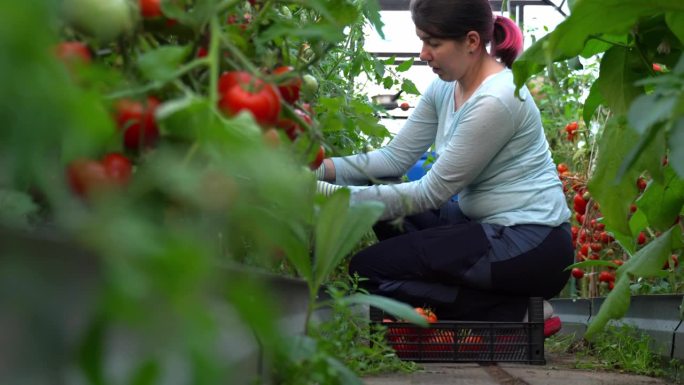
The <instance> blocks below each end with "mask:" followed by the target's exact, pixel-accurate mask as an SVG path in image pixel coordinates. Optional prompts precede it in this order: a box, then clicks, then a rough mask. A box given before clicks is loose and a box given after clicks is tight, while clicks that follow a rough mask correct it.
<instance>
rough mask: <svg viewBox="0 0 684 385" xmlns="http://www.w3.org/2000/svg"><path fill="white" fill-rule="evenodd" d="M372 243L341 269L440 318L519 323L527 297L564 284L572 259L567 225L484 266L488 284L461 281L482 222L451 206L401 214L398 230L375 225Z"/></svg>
mask: <svg viewBox="0 0 684 385" xmlns="http://www.w3.org/2000/svg"><path fill="white" fill-rule="evenodd" d="M374 231H375V233H376V235H377V237H378V239H379V241H380V242H378V243H376V244H374V245H372V246H370V247H368V248H366V249H364V250H362V251H360V252H359V253H357V254H356V255H355V256H354V257H353V258H352V260H351V262H350V265H349V272H350V273H351V274H354V273H358V274H359V276H361V277H365V278H367V280H366V281H363V282H362V284H361V285H362V287H364V288H365V289H367V290H368V291H369V292H371V293H373V294H378V295H383V296H386V297H390V298H394V299H397V300H399V301H402V302H405V303H408V304H410V305H412V306H429V307H431V308H433V309H435V312H436V314H437V316H438V317H439V318H440V319H453V320H480V321H515V322H519V321H521V320H522V318H523V316H524V314H525V311H526V309H527V304H528V300H529V297H531V296H535V297H544V298H547V299H548V298H551V297H553V296H555V295H557V294H558V293H559V292H560V291H561V290H562V289H563V287H564V286H565V283H566V282H567V280H568V278H569V274H570V273H569V272H568V271H564V269H565V268H566V267H567V266H568V265H570V264H571V263H572V262H573V254H574V252H573V248H572V243H571V235H570V231H569V226H568V225H567V224H566V225H563V226H559V227H556V228H553V229H552V230H551V232H550V233H549V235H548V236H547V237H546V239H544V240H543V241H542V242H541V243H540V244H539V245H538V246H537V247H536V248H534V249H532V250H530V251H527V252H524V253H523V254H521V255H519V256H516V257H514V258H510V259H507V260H503V261H493V262H491V263H490V262H486V261H485V263H490V266H489V269H490V271H491V282H492V287H491V288H488V289H482V288H478V287H473V285H466V284H464V283H463V281H465V279H464V274H466V273H467V272H468V271H469V269H470V267H471V266H473V265H474V264H476V263H482V261H481V259H482V258H486V256H487V254H488V252H489V249H490V243H489V240H488V239H487V237H486V235H485V232H484V230H483V229H482V225H480V224H479V223H476V222H471V221H469V220H468V219H467V218H465V217H463V216H462V215H459V211H458V208H457V207H456V211H455V212H454V211H445V209H443V210H441V212H440V211H429V212H425V213H421V214H418V215H414V216H410V217H407V218H406V219H405V220H404V221H403V228H401V229H398V228H397V227H396V226H395V225H394V224H392V223H390V222H379V223H378V224H377V225H376V226H375V227H374Z"/></svg>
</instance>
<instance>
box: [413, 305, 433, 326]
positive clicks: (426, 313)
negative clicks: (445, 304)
mask: <svg viewBox="0 0 684 385" xmlns="http://www.w3.org/2000/svg"><path fill="white" fill-rule="evenodd" d="M415 310H416V313H418V314H420V315H422V316H423V318H425V319H426V320H427V321H428V322H429V323H435V322H437V315H436V314H435V313H434V312H433V311H432V310H431V309H429V308H423V307H417V308H415Z"/></svg>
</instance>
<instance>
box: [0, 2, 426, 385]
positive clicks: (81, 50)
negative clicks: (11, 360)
mask: <svg viewBox="0 0 684 385" xmlns="http://www.w3.org/2000/svg"><path fill="white" fill-rule="evenodd" d="M53 3H54V2H51V1H49V0H36V1H31V2H0V22H2V25H3V26H4V28H1V29H0V51H2V52H6V53H8V54H7V55H0V68H12V71H0V83H1V84H3V89H4V90H5V91H6V92H5V93H3V94H2V95H0V100H2V103H0V117H1V118H2V119H3V122H4V124H5V125H4V126H3V127H4V128H3V130H0V150H2V151H0V152H1V153H2V154H3V157H1V158H0V183H2V186H3V189H7V190H9V191H11V192H12V193H15V194H18V195H19V196H20V197H22V198H23V201H25V202H28V203H30V204H28V203H27V204H26V205H24V207H23V208H22V210H23V211H21V210H20V211H21V215H20V216H21V217H22V218H23V219H24V221H23V224H24V225H25V226H29V227H30V225H32V224H36V225H38V226H36V227H40V228H42V229H44V228H48V229H55V232H56V233H58V234H65V237H66V236H68V237H69V240H73V241H74V242H75V243H77V244H78V245H80V246H83V247H84V248H85V249H87V250H92V251H93V254H94V255H93V257H92V258H91V259H90V261H92V262H93V263H95V264H96V265H97V266H98V267H99V268H100V270H99V271H98V273H101V274H93V275H92V276H90V278H92V280H91V281H89V282H95V284H96V286H97V287H96V291H97V293H98V296H96V297H97V299H95V300H94V305H93V306H94V308H97V310H96V311H93V312H92V313H91V312H88V313H87V315H84V317H83V319H82V324H81V325H83V327H82V330H75V331H73V333H71V334H68V335H66V334H60V335H55V334H54V333H55V332H56V331H58V330H60V329H59V328H57V327H54V326H55V325H48V326H50V327H49V328H46V330H41V331H39V332H36V333H35V334H36V335H41V336H46V337H45V338H44V339H43V340H41V341H36V344H35V346H37V348H36V349H38V350H40V351H41V352H43V351H48V350H49V348H47V347H46V345H45V344H46V341H56V340H59V341H65V344H64V346H69V347H70V348H74V349H77V350H78V351H80V352H83V354H82V355H78V357H91V358H92V359H91V358H89V359H88V360H89V363H85V364H84V363H82V362H80V361H78V360H79V358H78V357H75V356H73V355H70V354H69V352H63V353H64V354H60V356H64V357H70V358H68V359H67V360H64V361H62V360H57V361H55V362H53V363H50V364H49V368H47V369H45V370H44V371H41V370H40V369H43V368H40V369H37V370H36V371H35V372H32V373H33V375H35V378H40V377H42V376H43V375H44V374H45V373H60V372H62V371H63V370H64V368H65V367H69V368H75V369H74V371H75V372H78V373H75V374H74V375H75V376H77V377H79V378H84V381H86V382H92V383H109V382H112V381H114V382H116V381H117V380H114V379H112V378H109V377H110V372H108V371H100V370H97V369H95V370H91V368H99V367H101V368H105V367H110V366H111V364H112V363H111V359H112V356H110V355H108V354H99V353H98V351H99V349H100V348H102V349H104V350H103V351H110V349H111V348H112V346H111V345H110V344H111V343H112V342H111V340H110V339H109V338H104V336H108V335H111V333H113V331H114V330H125V331H126V332H128V331H130V335H132V336H139V335H145V338H146V339H147V341H148V342H150V343H144V344H141V345H140V346H141V349H140V350H139V351H136V353H132V354H131V355H128V356H127V359H129V360H130V361H128V362H130V364H131V365H126V368H127V369H122V372H121V373H119V374H120V375H121V376H122V378H130V379H140V378H142V377H146V376H148V374H146V373H150V375H149V376H148V379H149V381H152V382H154V381H155V378H156V379H158V378H165V377H166V376H168V375H169V373H167V371H168V368H169V366H168V362H166V357H167V356H166V355H159V354H156V353H155V352H153V351H152V346H160V345H159V343H161V344H163V345H164V346H167V347H168V352H169V356H174V357H181V358H180V359H179V360H180V361H182V362H180V365H181V366H183V367H184V368H188V372H192V373H203V376H204V375H205V374H206V381H209V382H216V383H232V382H234V380H235V379H234V378H233V377H234V373H233V371H226V370H224V369H223V368H225V367H226V365H232V364H233V362H227V361H230V359H228V360H227V359H226V357H224V356H222V355H217V354H215V348H216V341H218V340H217V339H216V338H215V337H216V336H219V335H220V334H221V333H222V331H221V329H222V328H223V327H224V324H223V322H221V323H214V322H208V323H207V322H205V321H206V320H212V319H219V318H221V317H223V316H222V315H219V313H220V312H221V311H217V309H218V308H221V309H231V310H230V311H229V313H230V314H235V315H236V317H238V318H240V319H242V320H252V321H254V322H251V321H250V322H251V324H252V325H255V328H254V333H255V335H257V336H258V338H259V340H260V341H264V344H263V347H260V348H263V349H264V350H265V352H264V354H267V355H269V356H273V357H278V358H279V359H278V360H276V364H277V365H278V370H279V373H278V374H279V376H281V378H283V379H284V380H286V381H290V383H312V382H313V380H312V381H309V379H311V378H316V381H320V382H322V383H325V382H326V381H328V380H329V381H328V382H332V381H333V380H334V381H337V380H338V379H337V378H334V379H333V378H329V377H331V376H332V375H331V374H330V373H337V372H336V371H333V370H330V368H332V367H335V368H343V367H344V365H341V364H340V362H342V361H344V358H345V357H340V356H339V352H338V351H336V350H334V349H328V350H324V348H322V347H321V346H323V345H322V344H319V343H318V341H314V340H313V337H312V335H311V334H309V333H308V331H309V330H310V329H309V326H310V325H309V323H308V319H309V318H310V315H311V311H312V310H311V309H313V308H314V306H313V305H312V306H310V307H309V310H307V311H308V314H307V321H305V322H306V323H307V325H305V326H304V327H305V329H307V333H306V335H304V336H301V337H302V339H305V343H306V345H307V346H312V347H313V349H314V350H315V352H314V354H313V355H312V356H311V357H316V358H320V357H323V361H316V362H310V364H311V365H310V366H306V364H305V365H302V366H304V367H306V368H307V369H309V367H313V370H306V371H304V372H303V373H302V374H301V375H298V374H299V372H297V367H298V365H299V364H300V363H301V361H296V360H295V359H294V357H292V356H291V355H290V354H289V351H290V350H289V349H288V348H287V346H285V345H286V343H285V342H282V343H281V341H283V339H282V338H281V335H280V334H279V333H280V332H281V331H279V328H278V326H277V325H276V321H275V320H277V318H278V314H279V310H278V306H276V305H269V303H270V302H272V301H273V298H274V297H275V296H276V295H277V294H278V293H275V292H274V291H273V290H268V289H265V288H264V287H262V286H261V285H260V282H256V281H253V280H249V279H243V278H244V277H243V276H233V275H231V273H230V272H229V271H228V270H229V269H225V268H224V267H225V266H248V267H249V268H250V269H252V268H254V269H260V270H266V271H269V272H275V273H277V274H284V275H294V276H297V278H299V279H302V280H306V283H307V285H306V287H307V288H308V290H311V292H312V293H318V292H319V289H320V288H321V287H322V286H323V285H326V284H327V283H328V282H327V281H328V280H329V279H330V276H331V272H332V271H333V270H334V269H336V268H337V267H339V266H341V265H342V263H343V261H342V260H343V258H344V257H345V256H347V255H348V254H349V253H350V252H351V250H352V248H353V247H354V245H355V244H356V243H357V242H359V240H360V238H361V237H362V236H363V235H364V234H365V233H366V232H367V231H368V230H369V229H370V227H371V225H372V223H373V222H374V221H375V219H376V218H377V216H378V215H379V212H380V211H379V210H380V208H379V207H378V206H377V205H373V204H369V205H363V206H362V207H360V208H359V209H357V208H354V209H351V210H350V209H348V201H349V196H348V195H345V192H341V193H340V194H339V195H338V196H336V197H331V198H330V199H326V200H323V199H321V197H317V196H316V194H315V190H314V188H315V186H314V181H313V178H312V175H311V172H310V171H309V170H307V166H309V164H310V163H312V162H318V160H317V158H316V159H314V157H315V156H316V157H317V156H318V154H319V153H320V152H321V151H320V150H321V149H322V148H325V149H326V150H329V152H330V153H331V154H333V153H344V152H346V151H348V150H351V149H353V148H362V147H365V146H366V145H367V144H368V143H380V142H381V141H382V140H384V139H386V137H387V132H386V131H385V130H383V128H382V126H381V125H380V124H379V123H378V120H379V117H378V116H377V115H376V113H375V110H374V109H373V106H372V104H371V103H370V101H369V100H368V98H366V97H365V95H355V94H352V92H350V90H355V89H358V87H356V84H355V82H356V78H357V77H358V76H359V75H360V74H361V73H362V72H365V71H368V72H370V73H373V74H374V75H373V78H374V80H377V76H380V75H378V74H375V72H376V69H380V68H382V67H383V66H384V65H385V64H384V62H383V61H381V60H378V59H376V58H374V57H372V55H369V54H368V53H367V52H362V51H363V50H362V44H361V45H356V44H357V43H361V42H362V39H363V34H362V32H363V28H364V26H367V25H369V23H370V25H373V26H375V27H377V28H380V26H381V23H380V19H379V17H378V13H377V9H375V8H373V6H372V4H370V3H369V4H365V3H362V2H357V1H351V0H341V1H334V2H327V1H320V0H313V1H311V2H308V1H307V2H278V3H277V4H276V3H273V2H262V1H252V2H245V1H238V2H232V1H218V0H206V1H205V0H203V1H194V0H173V1H168V0H161V1H146V0H142V1H140V0H139V1H135V0H111V1H96V0H63V1H60V2H57V5H55V4H53ZM229 20H233V22H232V24H231V22H229ZM306 27H311V28H306ZM27 36H31V38H30V39H27V38H26V37H27ZM76 42H79V44H76ZM349 42H354V44H349ZM357 52H359V53H360V54H359V55H357ZM355 56H358V59H355V60H354V62H353V65H349V63H351V62H352V61H351V60H349V58H351V57H355ZM71 57H74V58H77V60H78V61H81V62H84V63H87V65H76V66H71V65H70V64H68V63H69V61H70V60H71V59H70V58H71ZM64 61H66V62H67V65H68V66H69V68H68V71H65V70H64ZM339 63H345V64H344V66H343V67H344V68H342V67H339ZM278 67H286V68H288V69H291V70H289V71H288V72H286V73H278V71H274V69H276V68H278ZM376 75H377V76H376ZM231 78H234V79H232V80H231ZM384 78H387V79H388V81H392V82H394V78H392V77H389V76H383V77H382V78H380V80H381V81H383V80H384ZM297 79H301V85H299V84H298V83H299V82H298V81H297ZM292 80H294V82H293V83H290V81H292ZM278 86H281V88H283V89H284V90H288V92H285V91H283V92H282V94H281V92H280V91H279V90H278V89H277V87H278ZM291 86H295V88H292V87H291ZM296 87H300V89H299V92H300V95H299V97H298V98H297V97H295V96H296V95H295V93H296V92H289V91H296ZM36 111H39V112H40V113H36ZM250 115H251V116H250ZM283 120H289V121H291V122H292V124H289V123H288V126H287V127H285V128H282V129H281V127H278V122H279V121H283ZM274 126H275V127H276V128H275V129H274V128H273V127H274ZM286 135H289V136H288V137H289V138H290V139H291V140H284V141H280V138H281V137H282V138H284V137H285V136H286ZM320 146H322V147H320ZM56 175H57V176H58V177H55V176H56ZM2 194H4V190H3V191H2V192H0V195H2ZM3 197H4V195H3ZM7 202H8V200H6V199H0V206H1V207H0V216H3V223H5V222H4V219H5V218H4V217H5V216H7V214H6V213H8V212H10V211H12V210H7V209H6V208H7V207H6V206H2V205H7V204H8V203H7ZM13 209H14V208H13ZM333 217H334V218H336V220H335V222H334V223H333V222H331V221H329V220H327V219H326V218H333ZM29 218H30V219H31V220H30V221H29V220H28V219H29ZM339 224H342V226H341V227H340V226H338V225H339ZM351 224H353V225H351ZM318 234H328V235H330V236H317V235H318ZM313 240H316V241H315V242H314V241H313ZM74 254H78V253H74ZM77 257H78V256H77V255H74V256H68V257H65V258H77ZM24 260H27V261H28V260H31V259H30V258H25V259H24ZM74 260H75V259H74ZM74 260H71V259H70V260H69V261H71V262H73V261H74ZM69 261H64V262H65V263H64V264H62V265H61V266H65V267H67V266H71V265H73V264H70V263H68V262H69ZM314 261H315V266H314ZM217 266H219V267H218V268H217ZM88 268H90V267H88ZM27 271H29V272H30V273H29V274H28V275H27V276H26V277H25V278H23V279H26V282H25V285H26V287H31V288H32V289H31V290H32V291H31V295H30V297H32V298H41V299H42V298H45V301H26V303H27V306H29V307H31V310H30V311H27V312H26V314H44V311H45V308H46V303H47V302H49V300H48V298H51V297H50V296H51V295H57V293H59V292H61V289H62V288H54V289H53V288H52V287H50V282H52V281H51V280H50V279H48V280H42V281H41V280H40V279H39V278H40V277H38V276H37V275H36V274H37V271H34V270H32V269H27ZM314 271H315V274H313V273H311V274H310V273H309V272H314ZM55 273H57V271H55ZM57 275H58V274H55V276H57ZM29 276H30V277H29ZM78 276H81V275H78ZM31 277H32V278H35V279H36V280H35V281H34V280H31V279H30V278H31ZM103 277H104V278H103ZM32 282H42V283H40V284H31V283H32ZM133 282H134V283H133ZM46 288H48V289H46ZM100 294H101V296H100ZM246 294H248V296H249V297H250V298H254V299H255V300H257V301H258V303H260V304H262V306H259V307H254V306H244V305H245V304H246V303H245V302H244V299H245V298H246V297H245V295H246ZM27 295H28V294H27ZM311 298H316V296H315V295H311ZM351 300H355V301H359V302H361V301H366V302H363V303H370V302H373V301H374V300H375V301H376V302H380V303H379V304H377V305H378V306H379V307H381V306H383V303H382V301H379V300H378V299H374V298H372V297H370V296H356V297H353V298H352V299H351ZM351 300H350V301H351ZM70 301H73V302H74V304H76V302H78V299H76V298H70ZM340 301H341V300H340ZM55 303H56V302H55ZM151 304H153V305H151ZM395 305H397V306H399V305H400V304H395ZM79 306H80V305H79ZM394 309H395V311H397V309H399V310H398V311H399V312H401V310H403V311H406V312H408V313H409V314H408V315H405V316H402V317H403V318H405V319H411V317H415V318H414V319H413V320H412V321H413V322H418V323H422V322H424V321H423V320H422V319H418V316H417V315H416V314H415V312H413V309H412V308H411V307H408V306H403V307H401V306H399V307H395V308H394ZM54 318H55V319H57V318H59V317H54ZM51 321H52V320H47V321H46V324H49V323H50V322H51ZM26 324H30V322H28V321H27V322H26ZM167 327H168V328H167ZM170 330H173V332H170ZM48 336H49V337H48ZM67 340H68V341H67ZM162 341H163V342H162ZM31 342H33V340H32V341H31ZM29 345H30V346H34V344H27V346H29ZM43 349H44V350H43ZM212 351H214V353H212ZM55 354H57V353H55ZM351 356H357V355H351ZM34 359H35V357H34ZM19 361H22V360H21V358H20V359H18V361H17V362H19ZM67 361H68V362H67ZM309 361H313V358H312V359H310V360H309ZM22 362H23V361H22ZM27 367H29V366H27ZM149 368H151V370H150V369H149ZM157 368H158V369H157ZM336 370H337V369H336ZM119 374H117V375H119ZM141 376H142V377H141ZM351 377H353V375H352V376H351ZM47 382H49V380H47Z"/></svg>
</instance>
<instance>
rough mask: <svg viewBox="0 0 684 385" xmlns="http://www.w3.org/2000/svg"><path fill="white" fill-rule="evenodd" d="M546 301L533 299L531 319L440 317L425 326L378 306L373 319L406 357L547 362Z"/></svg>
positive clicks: (453, 360)
mask: <svg viewBox="0 0 684 385" xmlns="http://www.w3.org/2000/svg"><path fill="white" fill-rule="evenodd" d="M542 301H543V300H542V299H541V298H536V297H535V298H531V299H530V306H529V314H528V319H529V320H530V322H489V321H487V322H485V321H440V320H436V321H434V322H430V326H429V327H427V328H423V327H420V326H416V325H414V324H412V323H407V322H400V321H399V322H397V321H394V320H392V319H389V318H385V317H384V314H383V313H382V311H380V310H378V309H375V308H371V321H372V322H381V323H382V325H383V326H386V327H387V333H386V335H385V338H386V340H387V342H388V344H389V345H390V346H391V347H392V348H393V349H394V350H395V352H396V353H397V356H398V357H399V358H401V359H402V360H406V361H418V362H521V363H528V364H536V365H543V364H545V363H546V360H545V358H544V321H543V302H542ZM417 310H418V309H417ZM419 312H420V311H419ZM426 318H427V317H426Z"/></svg>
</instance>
